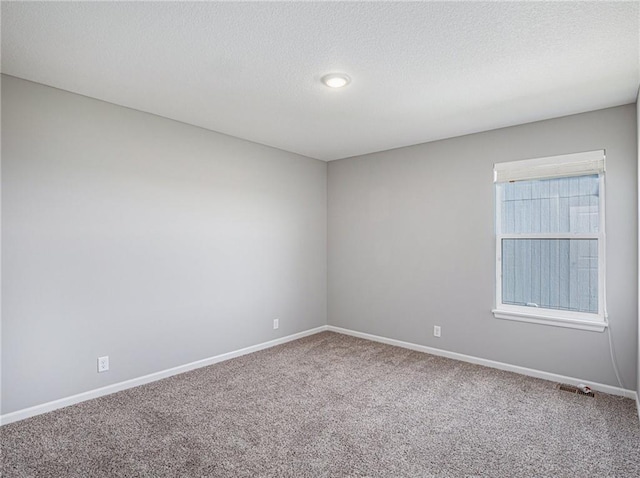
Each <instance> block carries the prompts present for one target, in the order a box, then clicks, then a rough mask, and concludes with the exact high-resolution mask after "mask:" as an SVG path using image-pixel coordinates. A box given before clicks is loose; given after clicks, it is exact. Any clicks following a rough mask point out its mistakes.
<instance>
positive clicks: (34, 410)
mask: <svg viewBox="0 0 640 478" xmlns="http://www.w3.org/2000/svg"><path fill="white" fill-rule="evenodd" d="M325 330H327V326H326V325H322V326H320V327H316V328H314V329H309V330H305V331H303V332H298V333H297V334H292V335H287V336H286V337H281V338H279V339H275V340H270V341H269V342H263V343H261V344H257V345H252V346H250V347H245V348H243V349H239V350H234V351H232V352H227V353H224V354H221V355H216V356H214V357H209V358H206V359H202V360H197V361H195V362H191V363H188V364H185V365H180V366H178V367H173V368H170V369H167V370H161V371H160V372H154V373H150V374H149V375H144V376H142V377H137V378H132V379H131V380H125V381H124V382H119V383H114V384H112V385H107V386H106V387H101V388H96V389H94V390H89V391H86V392H82V393H78V394H77V395H71V396H70V397H64V398H60V399H58V400H54V401H52V402H47V403H43V404H41V405H36V406H33V407H29V408H23V409H22V410H17V411H15V412H11V413H6V414H4V415H0V425H6V424H9V423H13V422H17V421H19V420H24V419H25V418H29V417H34V416H36V415H41V414H43V413H47V412H51V411H53V410H57V409H59V408H63V407H68V406H69V405H74V404H76V403H80V402H84V401H86V400H91V399H93V398H98V397H102V396H104V395H110V394H112V393H115V392H119V391H121V390H126V389H128V388H133V387H137V386H139V385H144V384H145V383H150V382H155V381H156V380H162V379H163V378H167V377H171V376H172V375H177V374H179V373H184V372H188V371H189V370H194V369H197V368H201V367H206V366H208V365H213V364H215V363H218V362H224V361H225V360H229V359H232V358H236V357H240V356H242V355H247V354H250V353H253V352H257V351H259V350H264V349H268V348H271V347H275V346H276V345H281V344H284V343H287V342H291V341H292V340H297V339H301V338H302V337H307V336H309V335H313V334H317V333H319V332H324V331H325Z"/></svg>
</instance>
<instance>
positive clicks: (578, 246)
mask: <svg viewBox="0 0 640 478" xmlns="http://www.w3.org/2000/svg"><path fill="white" fill-rule="evenodd" d="M502 303H503V304H511V305H523V306H529V307H543V308H546V309H558V310H575V311H578V312H589V313H593V314H597V313H598V239H503V240H502Z"/></svg>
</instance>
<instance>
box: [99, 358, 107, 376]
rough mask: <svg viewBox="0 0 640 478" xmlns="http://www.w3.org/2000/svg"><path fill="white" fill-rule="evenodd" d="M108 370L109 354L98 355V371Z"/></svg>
mask: <svg viewBox="0 0 640 478" xmlns="http://www.w3.org/2000/svg"><path fill="white" fill-rule="evenodd" d="M107 370H109V356H108V355H105V356H104V357H98V373H101V372H106V371H107Z"/></svg>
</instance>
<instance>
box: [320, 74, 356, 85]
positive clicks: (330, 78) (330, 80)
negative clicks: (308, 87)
mask: <svg viewBox="0 0 640 478" xmlns="http://www.w3.org/2000/svg"><path fill="white" fill-rule="evenodd" d="M321 81H322V82H323V83H324V84H325V85H326V86H328V87H329V88H343V87H345V86H347V85H348V84H349V83H351V78H349V75H345V74H344V73H329V74H328V75H324V76H323V77H322V78H321Z"/></svg>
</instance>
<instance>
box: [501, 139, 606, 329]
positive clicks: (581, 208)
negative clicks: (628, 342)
mask: <svg viewBox="0 0 640 478" xmlns="http://www.w3.org/2000/svg"><path fill="white" fill-rule="evenodd" d="M604 158H605V156H604V151H590V152H587V153H577V154H568V155H564V156H554V157H550V158H539V159H531V160H524V161H512V162H508V163H497V164H496V165H495V167H494V181H495V183H496V203H495V204H496V308H495V309H494V311H493V313H494V315H495V316H496V317H497V318H500V319H512V320H520V321H525V322H535V323H540V324H548V325H555V326H561V327H573V328H578V329H584V330H595V331H603V330H604V328H605V327H606V325H607V324H606V307H605V284H604V277H605V274H604V270H605V261H604V259H605V257H604V255H605V254H604V252H605V244H604V239H605V234H604V165H605V159H604Z"/></svg>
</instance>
